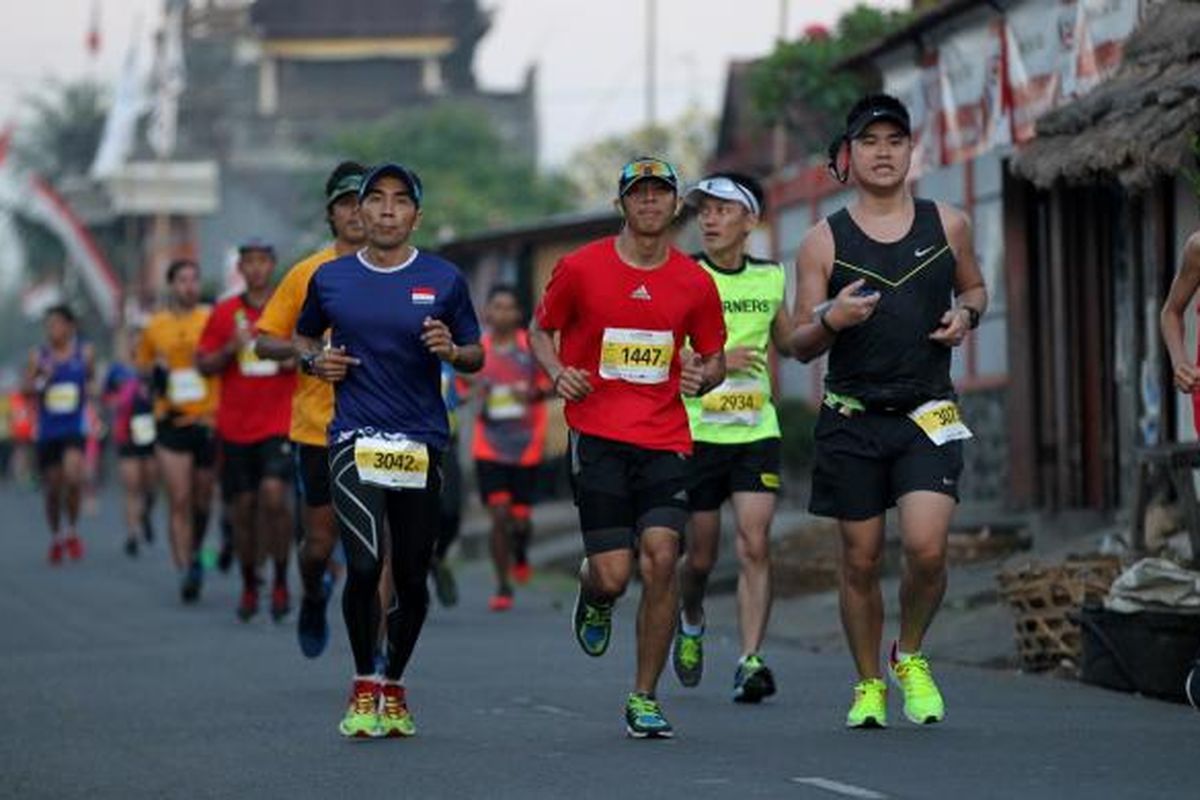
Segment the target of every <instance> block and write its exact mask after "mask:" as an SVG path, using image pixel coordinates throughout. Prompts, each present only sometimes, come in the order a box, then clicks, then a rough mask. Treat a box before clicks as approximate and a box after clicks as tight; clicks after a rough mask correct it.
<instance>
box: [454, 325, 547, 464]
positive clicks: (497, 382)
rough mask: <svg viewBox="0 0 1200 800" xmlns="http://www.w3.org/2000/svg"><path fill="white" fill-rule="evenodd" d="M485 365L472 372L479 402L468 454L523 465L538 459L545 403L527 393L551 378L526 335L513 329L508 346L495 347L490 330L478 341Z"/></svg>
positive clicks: (543, 434)
mask: <svg viewBox="0 0 1200 800" xmlns="http://www.w3.org/2000/svg"><path fill="white" fill-rule="evenodd" d="M479 343H480V345H482V346H483V369H481V370H479V372H477V373H476V374H475V378H474V380H475V382H476V383H477V384H478V385H479V386H480V388H481V390H482V394H483V402H482V403H481V404H480V407H479V417H478V419H477V420H476V422H475V433H474V435H473V438H472V441H471V456H472V457H473V458H474V459H475V460H477V461H496V462H499V463H501V464H515V465H518V466H522V467H528V466H533V465H535V464H538V463H541V460H542V450H543V448H544V446H545V443H546V403H545V401H544V400H543V399H542V398H541V397H539V398H538V399H536V400H533V401H532V402H530V401H528V400H526V399H525V398H526V397H527V396H528V395H529V393H530V392H537V393H545V392H549V390H550V379H549V378H547V377H546V373H545V372H543V371H542V369H541V367H539V366H538V364H537V361H535V360H534V358H533V353H532V352H531V351H530V349H529V334H528V333H526V332H525V331H523V330H521V331H517V335H516V338H515V339H514V340H513V342H512V344H511V345H510V346H509V347H504V348H499V347H497V346H496V343H495V342H494V341H493V340H492V335H491V334H490V333H485V334H484V335H483V338H481V339H480V340H479Z"/></svg>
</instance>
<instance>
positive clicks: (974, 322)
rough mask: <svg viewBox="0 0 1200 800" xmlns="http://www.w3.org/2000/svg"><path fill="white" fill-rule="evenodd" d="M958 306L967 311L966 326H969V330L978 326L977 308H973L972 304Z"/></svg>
mask: <svg viewBox="0 0 1200 800" xmlns="http://www.w3.org/2000/svg"><path fill="white" fill-rule="evenodd" d="M959 308H961V309H963V310H964V311H966V312H967V327H968V328H970V329H971V330H975V329H976V328H978V327H979V309H977V308H974V307H972V306H959Z"/></svg>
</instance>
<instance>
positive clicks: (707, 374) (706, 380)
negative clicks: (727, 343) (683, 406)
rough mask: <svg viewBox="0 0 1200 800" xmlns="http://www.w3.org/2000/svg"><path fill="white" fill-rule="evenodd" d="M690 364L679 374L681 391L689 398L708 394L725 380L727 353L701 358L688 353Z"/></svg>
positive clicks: (719, 351)
mask: <svg viewBox="0 0 1200 800" xmlns="http://www.w3.org/2000/svg"><path fill="white" fill-rule="evenodd" d="M687 357H688V359H689V360H690V362H691V363H690V364H688V363H685V364H684V365H683V369H682V370H681V371H680V374H679V389H680V391H681V392H682V393H683V394H685V395H687V396H688V397H699V396H700V395H703V394H706V393H708V392H710V391H712V390H713V389H715V388H716V387H717V386H720V385H721V382H722V381H724V380H725V351H724V350H718V351H717V352H715V353H713V354H712V355H710V356H705V357H701V356H699V355H696V354H693V353H688V354H687Z"/></svg>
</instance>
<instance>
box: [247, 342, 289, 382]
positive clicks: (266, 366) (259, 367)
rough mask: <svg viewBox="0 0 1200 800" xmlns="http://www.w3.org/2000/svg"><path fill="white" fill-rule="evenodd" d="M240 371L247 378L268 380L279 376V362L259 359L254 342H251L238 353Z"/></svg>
mask: <svg viewBox="0 0 1200 800" xmlns="http://www.w3.org/2000/svg"><path fill="white" fill-rule="evenodd" d="M238 371H240V372H241V373H242V374H243V375H245V376H246V377H247V378H266V377H269V376H271V375H278V374H279V362H278V361H273V360H271V359H269V358H259V357H258V354H257V353H255V352H254V342H250V343H249V344H247V345H246V346H245V347H243V348H242V349H241V350H239V351H238Z"/></svg>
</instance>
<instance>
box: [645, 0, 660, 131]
mask: <svg viewBox="0 0 1200 800" xmlns="http://www.w3.org/2000/svg"><path fill="white" fill-rule="evenodd" d="M657 7H658V2H657V0H646V127H654V126H655V125H656V124H657V123H658V109H657V107H656V102H655V101H656V98H655V83H656V82H657V79H656V75H655V67H656V66H657V61H658V58H657V56H658V41H657V40H658V30H657V29H658V8H657Z"/></svg>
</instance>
